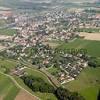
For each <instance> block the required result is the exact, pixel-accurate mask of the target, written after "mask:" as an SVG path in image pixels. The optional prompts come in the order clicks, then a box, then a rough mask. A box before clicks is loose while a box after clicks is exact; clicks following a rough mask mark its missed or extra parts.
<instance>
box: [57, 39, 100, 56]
mask: <svg viewBox="0 0 100 100" xmlns="http://www.w3.org/2000/svg"><path fill="white" fill-rule="evenodd" d="M72 48H74V49H86V50H87V53H88V54H89V55H91V56H95V57H100V41H92V40H84V39H76V40H75V41H73V42H70V43H65V42H63V43H61V45H60V46H59V47H58V49H61V50H64V51H67V50H68V49H72Z"/></svg>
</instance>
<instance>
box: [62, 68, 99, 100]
mask: <svg viewBox="0 0 100 100" xmlns="http://www.w3.org/2000/svg"><path fill="white" fill-rule="evenodd" d="M64 86H65V87H66V88H68V89H69V90H71V91H78V92H79V93H80V94H81V95H83V96H84V97H85V98H86V100H97V99H96V98H97V95H98V91H99V89H100V68H90V67H88V68H86V69H84V70H83V71H82V72H81V73H80V75H79V76H78V77H77V79H76V80H74V81H71V82H69V83H67V84H64ZM90 98H91V99H90Z"/></svg>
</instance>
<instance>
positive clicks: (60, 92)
mask: <svg viewBox="0 0 100 100" xmlns="http://www.w3.org/2000/svg"><path fill="white" fill-rule="evenodd" d="M55 94H56V96H57V98H58V99H59V100H85V99H84V98H83V97H82V96H81V95H79V94H78V93H77V92H70V91H69V90H67V89H64V88H62V87H59V88H57V89H56V91H55Z"/></svg>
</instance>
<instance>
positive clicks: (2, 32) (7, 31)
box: [0, 28, 16, 36]
mask: <svg viewBox="0 0 100 100" xmlns="http://www.w3.org/2000/svg"><path fill="white" fill-rule="evenodd" d="M14 34H16V30H15V29H8V28H7V29H0V35H8V36H12V35H14Z"/></svg>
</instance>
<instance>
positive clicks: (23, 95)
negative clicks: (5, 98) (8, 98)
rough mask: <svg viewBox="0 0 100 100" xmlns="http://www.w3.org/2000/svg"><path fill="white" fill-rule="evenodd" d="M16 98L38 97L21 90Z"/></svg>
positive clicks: (28, 99)
mask: <svg viewBox="0 0 100 100" xmlns="http://www.w3.org/2000/svg"><path fill="white" fill-rule="evenodd" d="M15 100H36V98H34V97H32V96H31V95H29V94H28V93H27V92H25V91H24V90H20V92H19V93H18V95H17V96H16V98H15Z"/></svg>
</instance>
